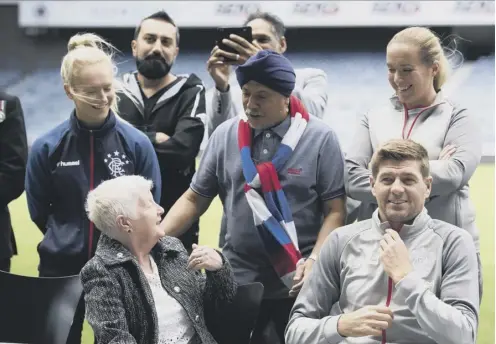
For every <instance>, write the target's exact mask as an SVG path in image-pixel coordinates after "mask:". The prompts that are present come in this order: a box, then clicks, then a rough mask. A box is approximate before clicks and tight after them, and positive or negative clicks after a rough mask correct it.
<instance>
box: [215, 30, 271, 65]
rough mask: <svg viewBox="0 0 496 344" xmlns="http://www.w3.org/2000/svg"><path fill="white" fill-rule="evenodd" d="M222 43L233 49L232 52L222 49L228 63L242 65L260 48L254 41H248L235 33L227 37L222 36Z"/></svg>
mask: <svg viewBox="0 0 496 344" xmlns="http://www.w3.org/2000/svg"><path fill="white" fill-rule="evenodd" d="M222 43H223V44H225V45H226V46H228V47H229V48H231V50H234V53H233V52H226V51H222V52H221V53H222V55H223V56H224V57H226V58H227V59H228V60H229V63H232V64H235V65H242V64H243V63H245V62H246V60H248V59H249V58H250V57H252V56H253V55H255V54H256V53H258V52H259V51H260V50H262V47H260V45H259V44H258V43H256V42H248V41H247V40H246V39H245V38H243V37H241V36H238V35H236V34H231V35H230V36H229V38H224V39H223V40H222Z"/></svg>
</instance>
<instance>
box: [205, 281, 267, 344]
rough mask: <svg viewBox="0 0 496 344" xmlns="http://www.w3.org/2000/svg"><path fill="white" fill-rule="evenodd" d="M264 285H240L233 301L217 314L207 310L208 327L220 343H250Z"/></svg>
mask: <svg viewBox="0 0 496 344" xmlns="http://www.w3.org/2000/svg"><path fill="white" fill-rule="evenodd" d="M263 292H264V286H263V284H262V283H258V282H257V283H251V284H245V285H240V286H238V290H237V292H236V296H235V298H234V300H233V302H232V303H230V304H228V305H227V306H225V307H224V308H223V309H222V310H220V311H219V312H218V313H216V314H211V315H209V314H208V312H206V322H207V328H208V330H209V331H210V333H211V334H212V336H213V337H214V338H215V340H216V341H217V343H218V344H249V343H250V339H251V334H252V332H253V328H254V327H255V322H256V320H257V317H258V312H259V310H260V304H261V302H262V298H263Z"/></svg>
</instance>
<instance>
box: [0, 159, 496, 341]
mask: <svg viewBox="0 0 496 344" xmlns="http://www.w3.org/2000/svg"><path fill="white" fill-rule="evenodd" d="M470 184H471V197H472V199H473V201H474V203H475V207H476V209H477V224H478V226H479V230H480V233H481V251H482V263H483V269H484V297H483V300H482V306H481V314H480V325H479V336H478V341H477V343H478V344H493V343H494V164H484V165H481V166H480V167H479V168H478V169H477V171H476V173H475V175H474V177H473V178H472V180H471V182H470ZM10 210H11V215H12V221H13V226H14V230H15V235H16V238H17V243H18V248H19V255H18V256H16V257H14V259H13V261H12V272H13V273H17V274H21V275H28V276H37V267H38V262H39V260H38V259H39V258H38V254H37V251H36V245H38V243H39V242H40V240H41V238H42V235H41V232H40V231H39V230H38V229H37V228H36V226H35V225H34V224H33V223H32V222H31V220H30V218H29V214H28V210H27V205H26V198H25V195H22V196H21V197H20V198H18V199H17V200H16V201H14V202H12V203H11V204H10ZM221 214H222V205H221V203H220V201H219V199H218V198H216V199H215V200H214V202H213V203H212V205H211V207H210V209H209V210H208V211H207V212H206V213H205V215H204V216H203V217H202V218H201V223H200V226H201V232H200V244H202V245H208V246H211V247H217V239H218V233H219V227H220V219H221ZM83 343H84V344H92V343H93V333H92V331H91V328H90V326H88V324H87V323H86V324H85V328H84V332H83Z"/></svg>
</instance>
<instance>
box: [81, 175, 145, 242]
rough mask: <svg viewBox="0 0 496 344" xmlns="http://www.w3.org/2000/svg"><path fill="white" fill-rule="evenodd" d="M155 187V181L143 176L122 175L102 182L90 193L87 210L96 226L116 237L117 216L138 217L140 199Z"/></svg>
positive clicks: (87, 199)
mask: <svg viewBox="0 0 496 344" xmlns="http://www.w3.org/2000/svg"><path fill="white" fill-rule="evenodd" d="M152 187H153V182H152V181H151V180H147V179H145V178H143V177H142V176H135V175H131V176H121V177H117V178H114V179H109V180H106V181H104V182H102V183H101V184H100V185H98V186H97V187H96V188H95V189H93V190H92V191H90V192H89V193H88V197H87V198H86V212H87V214H88V218H89V220H90V221H91V222H93V223H94V224H95V226H96V227H97V228H98V229H99V230H100V231H101V232H102V233H105V234H107V235H109V236H110V237H114V238H115V234H117V233H116V230H117V217H118V216H119V215H122V216H124V217H127V218H131V219H133V218H136V216H137V214H136V210H137V207H138V201H139V199H140V197H142V196H143V195H144V194H145V193H146V192H149V191H150V190H151V189H152Z"/></svg>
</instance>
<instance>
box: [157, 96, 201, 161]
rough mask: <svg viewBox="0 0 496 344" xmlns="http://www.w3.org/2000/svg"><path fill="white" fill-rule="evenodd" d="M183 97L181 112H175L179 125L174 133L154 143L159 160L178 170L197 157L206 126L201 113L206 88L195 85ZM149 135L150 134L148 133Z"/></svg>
mask: <svg viewBox="0 0 496 344" xmlns="http://www.w3.org/2000/svg"><path fill="white" fill-rule="evenodd" d="M181 98H186V99H185V100H184V101H183V100H182V99H181V101H183V102H184V105H183V106H182V107H181V109H180V111H179V113H177V114H174V115H175V116H176V117H177V118H178V121H177V125H176V128H175V131H174V134H172V135H171V136H167V135H165V134H164V133H156V134H157V136H158V134H163V135H165V137H166V138H165V139H164V140H155V141H154V142H152V143H153V145H154V147H155V151H156V152H157V156H158V160H159V161H160V162H163V163H164V164H165V165H167V166H174V167H175V168H177V169H178V170H184V169H186V168H188V167H189V166H190V165H191V164H192V163H193V162H194V161H195V159H196V156H197V155H198V152H199V151H200V145H201V143H202V140H203V135H204V134H205V126H204V124H203V121H202V120H201V115H202V114H204V113H205V88H204V87H203V86H201V87H194V88H190V89H188V90H186V91H185V92H184V93H183V94H182V96H181ZM147 135H148V136H149V134H147Z"/></svg>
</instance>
